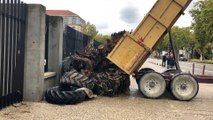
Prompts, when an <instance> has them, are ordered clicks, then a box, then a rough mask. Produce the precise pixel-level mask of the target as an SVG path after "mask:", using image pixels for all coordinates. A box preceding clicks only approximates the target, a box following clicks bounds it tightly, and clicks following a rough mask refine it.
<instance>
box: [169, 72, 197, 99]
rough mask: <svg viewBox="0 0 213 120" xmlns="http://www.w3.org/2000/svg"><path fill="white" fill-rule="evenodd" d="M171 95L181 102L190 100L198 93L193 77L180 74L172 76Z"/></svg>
mask: <svg viewBox="0 0 213 120" xmlns="http://www.w3.org/2000/svg"><path fill="white" fill-rule="evenodd" d="M170 90H171V93H172V95H173V96H174V97H175V98H176V99H178V100H181V101H189V100H192V99H193V98H194V97H195V96H196V95H197V93H198V91H199V85H198V82H197V80H196V79H195V77H194V76H192V75H191V74H187V73H182V74H178V75H176V76H174V77H173V78H172V81H171V84H170Z"/></svg>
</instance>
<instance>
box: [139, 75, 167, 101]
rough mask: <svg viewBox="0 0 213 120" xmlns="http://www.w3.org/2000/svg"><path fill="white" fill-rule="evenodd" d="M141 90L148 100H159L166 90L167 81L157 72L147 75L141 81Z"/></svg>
mask: <svg viewBox="0 0 213 120" xmlns="http://www.w3.org/2000/svg"><path fill="white" fill-rule="evenodd" d="M138 86H139V89H140V91H141V93H142V94H143V95H144V96H145V97H147V98H159V97H160V96H161V95H162V94H163V93H164V91H165V89H166V81H165V80H164V78H163V77H162V75H161V74H159V73H157V72H150V73H146V74H145V75H144V76H143V77H142V78H141V79H140V81H139V84H138Z"/></svg>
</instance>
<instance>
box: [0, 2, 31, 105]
mask: <svg viewBox="0 0 213 120" xmlns="http://www.w3.org/2000/svg"><path fill="white" fill-rule="evenodd" d="M26 11H27V5H26V4H24V3H23V2H21V1H20V0H0V46H1V47H0V63H1V64H0V109H2V108H4V107H6V106H9V105H11V104H13V103H16V102H20V101H21V100H22V98H23V78H24V75H23V74H24V46H25V40H24V39H25V22H26Z"/></svg>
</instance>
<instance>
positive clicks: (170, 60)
mask: <svg viewBox="0 0 213 120" xmlns="http://www.w3.org/2000/svg"><path fill="white" fill-rule="evenodd" d="M174 65H175V59H174V56H173V54H172V53H170V55H168V58H167V69H168V68H173V67H174Z"/></svg>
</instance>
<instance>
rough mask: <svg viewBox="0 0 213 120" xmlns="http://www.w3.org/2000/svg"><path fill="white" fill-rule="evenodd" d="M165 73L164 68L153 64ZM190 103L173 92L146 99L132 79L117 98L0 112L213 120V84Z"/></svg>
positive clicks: (58, 118) (37, 119)
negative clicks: (176, 97)
mask: <svg viewBox="0 0 213 120" xmlns="http://www.w3.org/2000/svg"><path fill="white" fill-rule="evenodd" d="M150 62H151V61H150V59H149V60H148V61H147V62H145V64H144V66H143V67H151V68H154V69H155V70H156V71H158V72H161V71H163V69H165V68H163V67H161V66H159V65H156V64H153V63H150ZM199 85H200V90H199V93H198V95H197V96H196V97H195V98H194V99H193V100H192V101H189V102H183V101H177V100H174V99H173V97H172V96H171V94H170V93H169V92H166V93H165V94H164V95H163V96H162V98H161V99H157V100H155V99H154V100H153V99H146V98H144V97H143V96H142V95H141V94H140V92H139V91H138V88H137V84H136V82H135V80H133V78H132V80H131V86H130V91H128V92H127V93H126V94H123V95H118V96H116V97H102V96H98V97H97V98H95V99H93V100H88V101H84V102H82V103H79V104H77V105H53V104H48V103H46V102H45V101H42V102H23V103H22V104H16V105H14V106H11V107H8V108H7V109H4V110H1V111H0V120H213V94H212V93H213V84H199Z"/></svg>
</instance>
